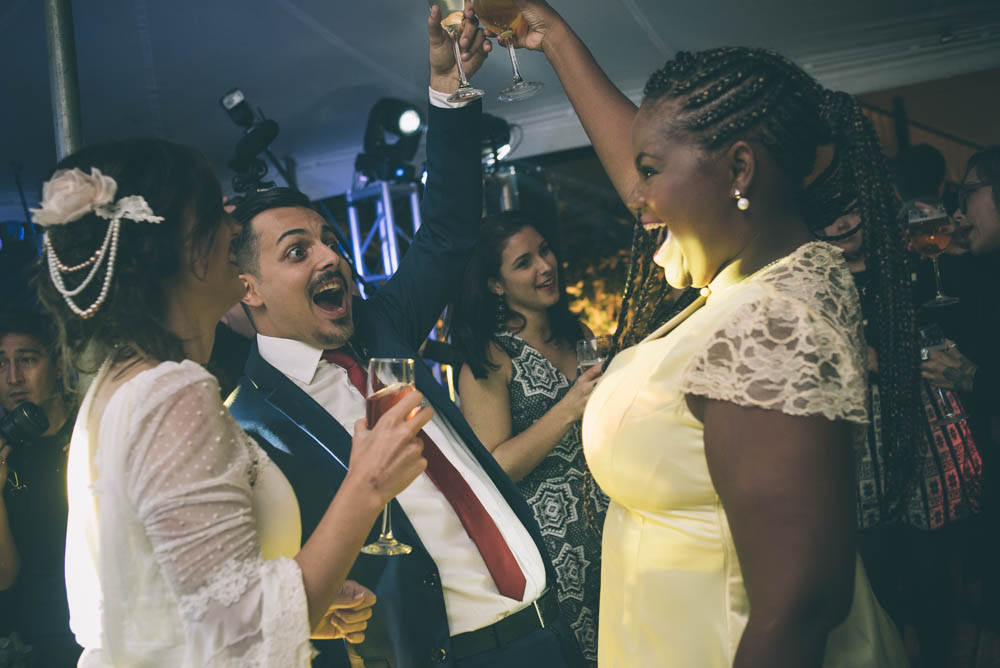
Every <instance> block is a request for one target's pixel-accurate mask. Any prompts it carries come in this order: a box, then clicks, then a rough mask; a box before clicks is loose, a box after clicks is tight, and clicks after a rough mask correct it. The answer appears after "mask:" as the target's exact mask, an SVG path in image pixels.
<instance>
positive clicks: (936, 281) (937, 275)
mask: <svg viewBox="0 0 1000 668" xmlns="http://www.w3.org/2000/svg"><path fill="white" fill-rule="evenodd" d="M931 264H933V265H934V284H935V285H936V286H937V296H938V297H944V291H943V290H942V289H941V268H940V267H938V259H937V258H936V257H932V258H931Z"/></svg>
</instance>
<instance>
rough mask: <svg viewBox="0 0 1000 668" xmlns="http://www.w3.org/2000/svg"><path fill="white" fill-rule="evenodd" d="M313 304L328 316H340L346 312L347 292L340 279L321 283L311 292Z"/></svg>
mask: <svg viewBox="0 0 1000 668" xmlns="http://www.w3.org/2000/svg"><path fill="white" fill-rule="evenodd" d="M312 300H313V303H314V304H316V306H318V307H320V309H322V310H323V311H325V312H326V313H328V314H330V315H342V314H343V312H344V311H345V310H346V309H345V306H346V300H347V290H346V289H345V288H344V281H343V279H341V278H332V279H329V280H326V281H323V282H322V283H320V284H319V285H317V286H316V288H315V289H314V290H313V296H312Z"/></svg>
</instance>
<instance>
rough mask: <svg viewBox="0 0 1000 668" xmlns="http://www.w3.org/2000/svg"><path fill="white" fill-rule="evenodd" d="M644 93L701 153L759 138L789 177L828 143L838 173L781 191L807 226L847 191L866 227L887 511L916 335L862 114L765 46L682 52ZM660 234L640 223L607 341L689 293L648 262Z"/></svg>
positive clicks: (887, 180)
mask: <svg viewBox="0 0 1000 668" xmlns="http://www.w3.org/2000/svg"><path fill="white" fill-rule="evenodd" d="M644 94H645V101H658V100H670V101H671V102H673V103H675V104H674V106H673V110H674V113H673V114H672V115H671V117H670V118H669V119H665V121H664V122H665V125H666V127H665V130H666V131H667V132H670V133H674V134H677V135H679V136H683V137H685V138H688V139H690V140H692V141H694V142H695V143H696V144H698V145H699V146H700V147H701V148H702V149H704V150H705V151H706V152H710V153H711V152H716V151H722V150H725V149H727V148H728V147H729V146H731V145H732V144H733V143H734V142H735V141H738V140H756V141H758V142H760V143H761V144H762V145H763V146H764V147H765V149H766V150H767V152H768V154H769V155H770V156H771V157H772V158H773V159H774V161H775V163H777V165H778V167H779V168H780V169H781V170H782V172H783V174H784V176H785V178H786V180H787V182H789V183H793V184H803V183H804V181H805V180H806V179H807V178H808V177H809V175H810V174H811V173H812V170H813V168H814V165H815V162H816V156H817V151H818V149H819V148H820V146H823V145H826V144H828V143H832V144H833V147H834V150H835V155H836V160H838V161H839V168H838V169H835V170H829V172H830V175H829V179H833V180H836V182H835V183H833V186H832V187H831V186H830V184H829V183H826V184H824V187H820V186H818V185H817V187H810V188H801V187H800V188H798V189H796V190H792V191H791V192H789V194H788V196H789V197H792V198H796V201H797V202H798V204H799V205H800V208H801V210H802V213H803V217H804V219H805V222H806V224H807V225H809V227H810V229H813V230H819V229H822V228H823V227H824V226H825V225H826V224H828V223H829V222H830V221H827V220H825V219H824V211H829V210H830V208H831V207H830V206H827V204H828V202H824V201H823V200H824V199H826V198H829V197H830V192H831V191H836V192H838V193H847V192H851V193H854V194H855V196H856V200H857V211H858V212H859V214H860V216H861V224H862V225H863V226H864V230H865V234H864V253H865V257H866V261H867V265H868V267H869V272H870V273H871V274H873V276H872V279H873V284H872V290H871V292H870V299H871V300H872V307H873V308H872V310H871V313H872V318H873V319H874V320H875V322H873V323H871V324H872V328H871V329H872V331H874V332H875V333H876V335H875V337H876V340H875V341H874V342H873V344H874V346H875V348H876V349H877V350H878V351H879V356H880V358H879V359H880V368H881V369H882V375H881V378H880V388H881V389H882V391H883V393H884V397H885V398H884V402H883V411H884V412H883V433H884V435H885V443H886V453H885V456H886V471H887V477H888V479H887V485H886V486H887V490H888V495H887V497H886V506H887V508H886V509H885V510H886V511H887V512H888V513H889V514H892V513H895V512H897V511H898V510H899V509H900V507H901V503H900V501H901V499H902V498H905V494H906V491H907V487H908V486H909V484H911V481H912V480H913V472H914V456H913V444H914V443H915V439H916V437H917V434H918V431H917V429H918V427H917V425H918V421H917V420H918V417H919V409H920V403H919V395H918V391H919V382H918V381H919V369H918V366H917V365H918V362H917V360H918V357H917V354H916V341H917V337H916V329H915V319H914V312H913V304H912V296H911V286H910V272H909V269H908V267H907V264H906V254H905V252H904V251H903V231H902V230H901V229H900V227H899V225H898V223H897V221H896V217H895V210H894V206H895V205H894V203H893V194H892V181H891V176H890V172H889V169H888V165H887V162H886V159H885V156H884V155H883V153H882V149H881V146H880V145H879V142H878V137H877V136H876V134H875V131H874V129H873V128H872V126H871V123H870V122H869V121H868V119H867V118H866V117H865V116H864V114H863V113H862V111H861V107H860V105H859V104H858V103H857V101H856V100H855V99H854V98H852V97H851V96H849V95H847V94H845V93H834V92H831V91H827V90H825V89H824V88H823V87H822V86H820V85H819V84H818V83H817V82H816V81H815V80H814V79H813V78H812V77H810V76H809V75H808V74H806V73H805V72H804V71H803V70H802V69H801V68H799V67H798V66H797V65H795V64H794V63H792V62H791V61H789V60H788V59H787V58H785V57H783V56H781V55H779V54H777V53H774V52H772V51H767V50H764V49H755V48H747V47H725V48H718V49H712V50H708V51H701V52H698V53H685V52H682V53H679V54H678V55H677V57H676V58H675V59H674V60H672V61H669V62H668V63H667V64H666V65H664V66H663V68H661V69H660V70H657V71H656V72H654V73H653V75H652V76H651V77H650V78H649V80H648V82H647V83H646V87H645V91H644ZM838 215H839V214H838ZM660 241H661V239H660V238H659V235H658V234H650V233H647V232H646V231H644V230H643V229H642V228H641V227H640V226H639V225H638V223H637V225H636V230H635V237H634V241H633V245H632V261H631V263H630V268H629V276H628V279H627V281H626V287H625V295H624V302H623V305H622V310H621V313H620V316H619V324H618V331H617V334H616V339H615V350H621V349H623V348H625V347H627V346H630V345H634V344H635V343H637V342H638V341H641V340H642V339H643V338H644V337H645V336H646V335H647V334H648V333H649V332H651V331H652V330H653V329H655V328H656V327H657V326H658V325H659V324H661V323H662V322H663V321H664V320H665V319H666V318H668V317H670V315H671V314H672V313H675V312H677V310H679V309H680V308H683V307H684V306H685V305H686V304H688V303H690V302H691V301H692V300H693V298H694V294H695V293H694V291H693V290H688V291H687V293H686V294H685V295H684V296H683V297H682V298H681V299H679V300H676V301H673V300H671V299H668V294H669V292H670V287H669V286H668V285H666V283H665V282H664V280H663V277H662V274H661V273H660V272H659V271H654V270H652V269H651V266H652V262H651V258H652V255H653V253H654V251H655V250H656V248H657V247H658V245H659V243H660Z"/></svg>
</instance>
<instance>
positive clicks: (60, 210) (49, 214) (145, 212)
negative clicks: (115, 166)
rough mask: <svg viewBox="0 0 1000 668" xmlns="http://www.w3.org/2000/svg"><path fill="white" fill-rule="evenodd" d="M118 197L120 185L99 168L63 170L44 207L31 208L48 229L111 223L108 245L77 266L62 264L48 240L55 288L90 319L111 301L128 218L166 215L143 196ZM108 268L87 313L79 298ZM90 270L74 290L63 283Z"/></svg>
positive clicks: (48, 186) (46, 189)
mask: <svg viewBox="0 0 1000 668" xmlns="http://www.w3.org/2000/svg"><path fill="white" fill-rule="evenodd" d="M117 192H118V183H117V182H115V180H114V179H113V178H111V177H110V176H106V175H104V174H102V173H101V170H99V169H97V168H96V167H91V168H90V174H86V173H84V172H83V171H82V170H80V169H77V168H74V169H60V170H59V171H57V172H56V173H55V174H53V175H52V178H51V179H49V180H48V181H46V182H45V185H44V186H42V206H41V208H39V209H31V213H32V218H33V220H34V221H35V223H37V224H39V225H41V226H43V227H52V226H55V225H65V224H67V223H72V222H74V221H77V220H79V219H81V218H83V217H84V216H86V215H87V214H89V213H91V212H93V213H95V214H97V215H98V216H100V217H101V218H104V219H106V220H110V221H111V222H110V223H108V231H107V233H106V234H105V235H104V241H103V242H102V243H101V245H100V247H98V249H97V250H95V251H94V254H93V255H91V256H90V257H89V258H88V259H87V260H85V261H83V262H81V263H80V264H77V265H73V266H69V265H67V264H64V263H63V262H62V261H61V260H60V259H59V257H58V256H57V255H56V251H55V249H54V248H53V247H52V240H51V239H50V238H49V235H48V234H46V235H45V242H44V245H45V252H46V258H47V260H48V264H49V276H51V277H52V284H53V285H55V287H56V290H58V291H59V294H60V295H62V297H63V299H64V300H65V301H66V305H67V306H68V307H69V309H70V310H71V311H73V313H75V314H77V315H78V316H80V317H81V318H84V319H86V318H89V317H91V316H92V315H94V314H95V313H97V309H99V308H100V307H101V304H103V303H104V300H105V299H106V298H107V296H108V288H109V287H110V286H111V277H112V276H113V275H114V273H115V258H116V257H117V255H118V235H119V233H120V231H121V221H122V218H126V219H128V220H132V221H135V222H145V223H159V222H162V221H163V216H157V215H155V214H154V213H153V210H152V209H151V208H149V204H148V203H147V202H146V200H145V199H144V198H143V197H142V196H141V195H130V196H128V197H122V198H121V199H119V200H118V201H115V193H117ZM105 258H107V262H104V259H105ZM102 264H103V265H105V271H104V284H103V285H102V286H101V291H100V293H99V294H98V296H97V299H95V300H94V302H93V303H92V304H90V305H89V306H87V307H86V308H81V307H79V306H77V304H76V302H74V301H73V297H75V296H77V295H78V294H80V293H81V292H83V291H84V290H85V289H86V288H87V286H88V285H90V283H91V282H92V281H93V280H94V277H95V276H97V271H98V269H100V267H101V265H102ZM87 267H90V268H91V269H90V272H88V273H87V276H86V278H84V279H83V282H81V283H80V284H79V285H77V286H76V287H75V288H73V289H72V290H69V289H67V288H66V284H65V282H64V280H63V277H64V275H66V274H72V273H75V272H78V271H83V270H84V269H86V268H87Z"/></svg>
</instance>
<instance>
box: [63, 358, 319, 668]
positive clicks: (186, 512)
mask: <svg viewBox="0 0 1000 668" xmlns="http://www.w3.org/2000/svg"><path fill="white" fill-rule="evenodd" d="M97 385H98V382H97V381H95V383H94V386H95V387H96V386H97ZM90 401H91V394H90V393H88V395H87V397H86V398H85V400H84V404H83V406H82V407H81V410H80V413H79V418H78V420H77V424H76V428H75V430H74V433H73V439H72V442H71V445H70V464H69V494H70V513H69V527H68V532H67V557H66V563H67V592H68V595H69V602H70V614H71V627H72V628H73V631H74V633H76V635H77V638H78V640H79V642H80V643H81V644H82V645H83V646H84V647H85V648H86V650H87V652H85V654H84V657H83V659H81V665H84V666H90V665H116V666H123V665H140V664H141V665H184V666H275V665H282V666H285V665H288V666H293V665H308V662H309V659H310V656H311V646H310V644H309V624H308V615H307V608H306V597H305V590H304V587H303V584H302V574H301V571H300V570H299V568H298V565H297V564H296V562H295V561H294V560H292V559H290V558H288V557H291V556H294V554H295V553H296V552H297V550H298V546H299V540H300V537H301V536H300V529H299V519H298V506H297V503H296V501H295V497H294V494H293V492H292V490H291V488H290V486H289V485H288V482H287V480H285V478H284V477H283V476H282V475H281V473H280V471H278V469H277V468H276V467H275V466H274V465H273V464H272V463H271V462H270V460H269V459H268V458H267V456H266V455H265V454H264V452H263V451H262V450H261V449H260V448H259V447H258V446H257V445H256V443H254V442H253V441H252V440H251V439H250V438H249V437H248V436H247V435H246V434H245V433H244V432H243V431H242V430H241V429H240V428H239V427H238V426H237V425H236V423H235V421H234V420H233V419H232V417H231V416H230V415H229V411H227V410H226V409H225V407H224V406H223V405H222V402H221V401H220V398H219V387H218V384H217V383H216V381H215V379H214V378H213V377H212V376H211V375H209V374H208V373H207V372H206V371H205V370H204V369H203V368H201V367H200V366H198V365H197V364H195V363H193V362H190V361H185V362H181V363H179V364H178V363H173V362H165V363H162V364H160V365H159V366H157V367H155V368H154V369H151V370H148V371H145V372H142V373H140V374H138V375H137V376H136V377H135V378H133V379H131V380H130V381H128V382H127V383H125V384H124V385H122V387H121V388H119V389H118V390H117V391H116V392H115V394H114V395H113V396H112V397H111V399H110V400H109V402H108V404H107V407H106V408H105V410H104V413H103V415H102V416H101V418H100V422H99V426H98V427H97V432H98V433H97V434H92V433H90V432H89V430H88V425H87V415H88V414H89V412H90V411H89V406H90ZM265 557H267V559H265Z"/></svg>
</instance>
